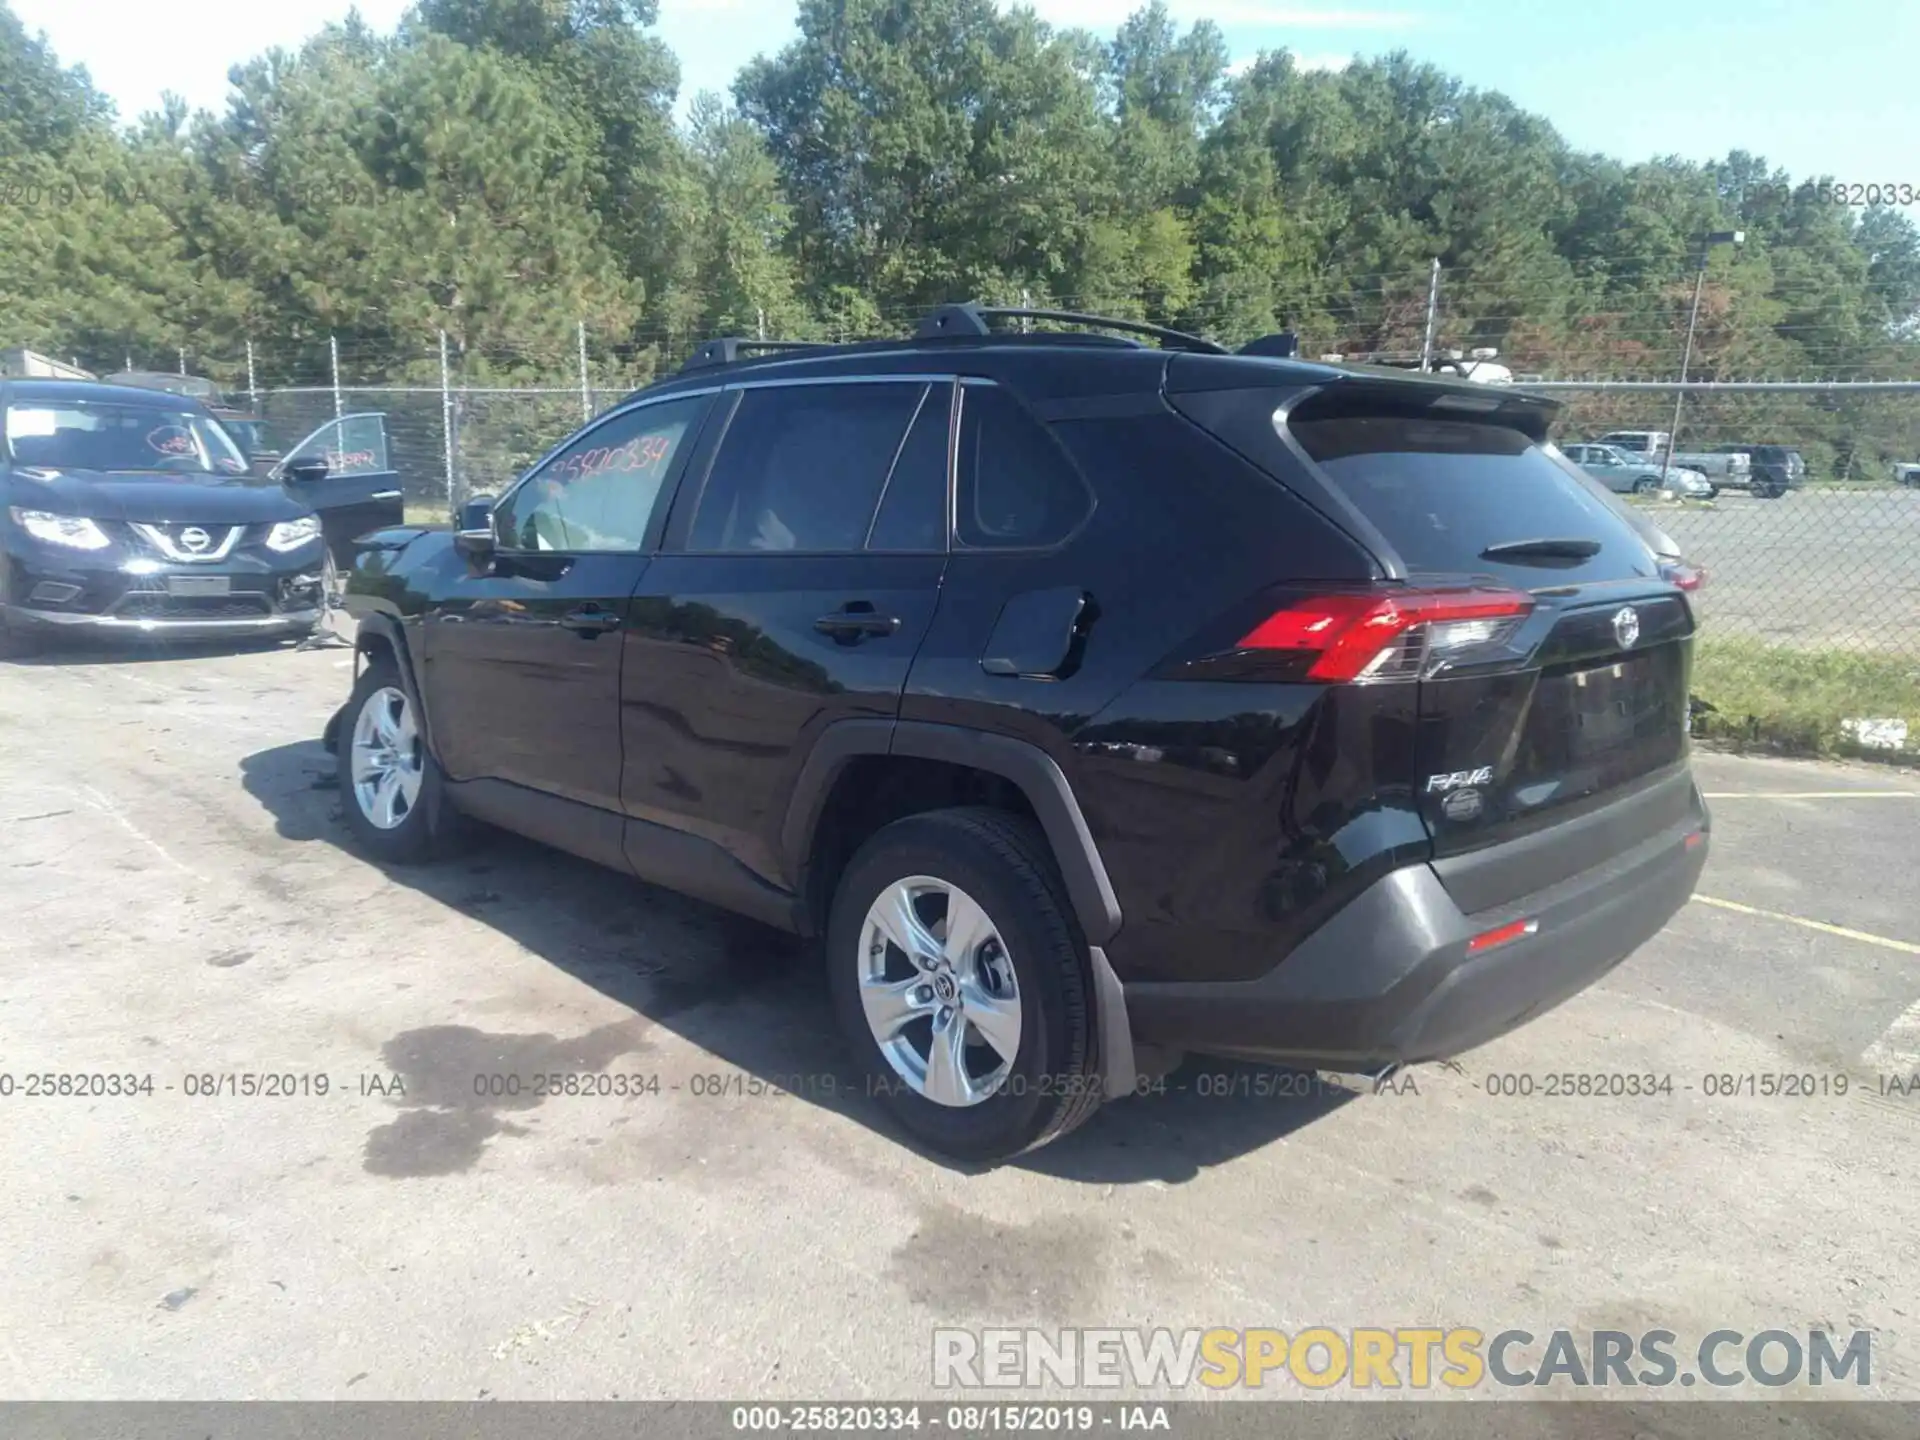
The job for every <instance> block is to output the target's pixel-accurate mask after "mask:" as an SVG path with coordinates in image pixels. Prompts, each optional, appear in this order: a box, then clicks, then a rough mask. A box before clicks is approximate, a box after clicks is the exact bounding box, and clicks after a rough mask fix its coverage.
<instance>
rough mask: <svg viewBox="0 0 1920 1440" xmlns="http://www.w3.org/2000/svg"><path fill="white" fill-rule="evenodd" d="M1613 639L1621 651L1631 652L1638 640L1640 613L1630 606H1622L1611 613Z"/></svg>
mask: <svg viewBox="0 0 1920 1440" xmlns="http://www.w3.org/2000/svg"><path fill="white" fill-rule="evenodd" d="M1613 638H1614V639H1615V640H1618V641H1619V642H1620V648H1621V649H1622V650H1631V649H1632V648H1633V647H1634V643H1635V642H1636V641H1638V640H1639V638H1640V612H1639V611H1638V610H1636V609H1634V608H1633V606H1631V605H1623V606H1621V607H1620V608H1619V609H1618V610H1616V611H1614V612H1613Z"/></svg>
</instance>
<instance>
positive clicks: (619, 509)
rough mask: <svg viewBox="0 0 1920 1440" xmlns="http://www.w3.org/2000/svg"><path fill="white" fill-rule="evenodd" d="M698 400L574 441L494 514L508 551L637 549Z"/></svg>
mask: <svg viewBox="0 0 1920 1440" xmlns="http://www.w3.org/2000/svg"><path fill="white" fill-rule="evenodd" d="M704 405H705V402H704V401H703V400H679V401H673V402H670V403H668V404H664V405H648V406H645V407H644V408H642V409H639V410H630V411H628V412H627V413H626V414H624V415H618V416H615V417H614V418H613V419H611V420H609V421H607V422H606V423H605V424H603V425H596V426H595V427H594V428H593V429H591V430H589V431H587V432H586V433H585V434H583V435H580V436H578V437H576V438H575V439H574V440H573V441H572V442H571V443H570V444H569V445H568V446H567V448H566V449H564V450H562V451H561V452H560V453H559V454H557V455H555V456H554V457H553V458H552V459H550V460H548V461H547V462H546V463H545V464H544V465H542V466H541V467H540V468H539V469H538V470H536V471H535V472H534V473H533V474H532V475H531V476H530V477H528V479H527V481H526V483H525V484H524V485H521V486H520V487H519V488H518V489H517V490H515V491H514V492H513V493H512V494H511V495H509V496H508V497H507V500H506V503H505V504H503V505H502V506H501V507H500V509H499V510H498V511H496V512H495V516H494V526H495V533H496V534H498V535H499V537H500V543H501V544H502V545H504V546H506V547H507V548H509V549H514V550H574V551H590V550H639V549H642V548H644V546H645V543H646V535H647V525H648V522H649V521H651V520H652V518H653V511H654V507H655V506H656V505H657V504H658V503H659V500H660V487H661V484H662V482H663V481H665V479H666V477H667V473H668V471H669V470H670V469H671V468H672V465H673V458H674V456H675V455H677V454H679V452H680V446H681V444H682V443H683V442H684V441H685V440H686V439H687V436H688V432H689V430H690V429H691V427H692V426H693V424H694V422H695V421H697V420H698V419H699V418H700V413H701V410H702V409H703V408H704Z"/></svg>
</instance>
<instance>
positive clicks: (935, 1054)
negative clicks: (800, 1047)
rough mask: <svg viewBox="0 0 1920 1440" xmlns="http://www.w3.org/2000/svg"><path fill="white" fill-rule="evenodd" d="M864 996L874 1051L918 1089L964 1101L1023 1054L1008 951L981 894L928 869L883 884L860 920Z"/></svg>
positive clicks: (988, 1091) (941, 1101)
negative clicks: (877, 1049) (976, 896)
mask: <svg viewBox="0 0 1920 1440" xmlns="http://www.w3.org/2000/svg"><path fill="white" fill-rule="evenodd" d="M859 980H860V1003H861V1008H862V1009H863V1010H864V1011H865V1012H866V1017H867V1026H868V1028H869V1029H870V1030H871V1031H872V1032H873V1038H874V1041H875V1043H877V1044H878V1045H879V1047H880V1053H881V1054H882V1055H884V1056H885V1057H886V1059H887V1063H888V1064H889V1065H890V1066H892V1067H893V1071H894V1073H895V1074H896V1075H898V1076H899V1077H900V1079H901V1080H903V1081H905V1082H906V1084H907V1086H908V1087H909V1088H910V1089H912V1090H913V1092H914V1093H915V1094H916V1095H920V1096H923V1097H925V1098H926V1099H928V1100H931V1101H932V1102H933V1103H934V1104H936V1105H945V1106H948V1107H950V1108H953V1109H965V1108H967V1107H969V1106H973V1105H978V1104H980V1103H982V1102H983V1101H985V1100H988V1099H990V1098H992V1096H993V1095H994V1094H995V1093H997V1092H998V1091H999V1089H1000V1088H1001V1087H1002V1086H1003V1085H1004V1084H1005V1083H1006V1079H1007V1076H1008V1074H1009V1073H1010V1072H1011V1071H1012V1069H1013V1062H1014V1059H1015V1057H1016V1056H1017V1055H1018V1054H1019V1053H1020V1028H1021V1005H1020V987H1019V982H1018V980H1017V978H1016V977H1015V974H1014V968H1013V958H1012V956H1011V955H1010V954H1009V953H1008V951H1007V947H1006V944H1005V942H1004V941H1002V940H1001V938H1000V933H999V931H998V929H996V928H995V926H994V923H993V919H992V917H991V916H989V915H988V914H987V912H986V911H985V909H983V908H982V907H981V905H980V904H979V902H978V901H976V900H975V899H974V898H973V897H972V896H970V895H968V894H967V893H966V892H965V891H964V890H962V889H960V888H959V887H958V886H957V885H952V884H949V883H948V882H946V881H944V880H938V879H935V878H933V877H932V876H927V875H911V876H908V877H907V878H905V879H903V880H897V881H895V882H894V883H893V884H891V885H889V886H888V887H887V888H886V889H885V890H883V891H881V892H880V895H879V897H878V898H877V899H876V900H875V901H874V902H873V904H872V905H871V906H870V907H869V908H868V910H867V918H866V919H865V921H863V922H862V924H861V927H860V974H859Z"/></svg>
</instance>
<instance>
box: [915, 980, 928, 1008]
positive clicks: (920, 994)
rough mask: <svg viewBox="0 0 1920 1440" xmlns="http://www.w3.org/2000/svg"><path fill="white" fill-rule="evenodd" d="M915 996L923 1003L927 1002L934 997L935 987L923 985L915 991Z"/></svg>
mask: <svg viewBox="0 0 1920 1440" xmlns="http://www.w3.org/2000/svg"><path fill="white" fill-rule="evenodd" d="M913 998H914V999H916V1000H918V1001H919V1002H920V1003H921V1004H922V1005H925V1004H927V1003H928V1002H929V1001H931V1000H932V999H933V987H932V986H931V985H922V986H921V987H920V988H919V989H918V990H916V991H914V992H913Z"/></svg>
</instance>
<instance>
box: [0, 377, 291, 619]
mask: <svg viewBox="0 0 1920 1440" xmlns="http://www.w3.org/2000/svg"><path fill="white" fill-rule="evenodd" d="M0 415H4V417H5V435H4V457H3V458H4V470H0V647H5V648H13V649H19V648H23V647H26V646H30V645H32V644H33V643H35V642H36V641H37V640H38V639H42V638H45V637H46V636H48V635H50V634H77V633H82V632H87V633H109V634H120V635H125V634H142V635H164V636H170V637H174V638H188V637H191V638H199V639H206V638H211V637H219V636H234V635H265V636H271V635H304V634H306V633H308V632H310V631H312V630H313V629H314V627H315V626H316V625H317V624H318V623H319V622H320V620H321V619H322V618H323V607H324V603H325V602H324V590H323V581H324V577H325V574H326V571H327V552H326V547H325V545H324V544H323V543H322V529H321V522H320V520H319V518H318V517H317V516H316V515H315V513H314V510H313V509H312V507H311V506H310V505H309V504H308V503H306V502H305V501H304V500H302V499H296V498H295V497H294V495H293V494H292V493H290V492H289V490H288V489H287V488H286V487H284V486H283V485H282V484H281V483H280V482H279V481H278V480H277V479H274V480H269V479H266V478H264V477H261V476H258V475H253V474H250V473H249V469H250V465H249V461H248V458H247V457H246V455H245V454H243V453H242V452H241V450H240V449H239V447H238V446H236V445H235V444H234V442H233V439H232V437H231V436H229V435H228V434H227V432H226V431H225V430H224V429H223V428H222V426H221V425H220V423H219V422H218V421H217V420H216V419H215V418H214V417H213V415H212V413H211V412H209V411H208V410H207V408H206V407H205V406H204V405H202V404H201V403H200V402H199V401H198V400H195V399H192V398H191V397H188V396H184V395H177V394H168V393H166V392H164V391H159V390H154V389H144V388H135V387H132V386H122V385H101V384H93V383H89V382H86V381H78V380H6V381H0Z"/></svg>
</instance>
